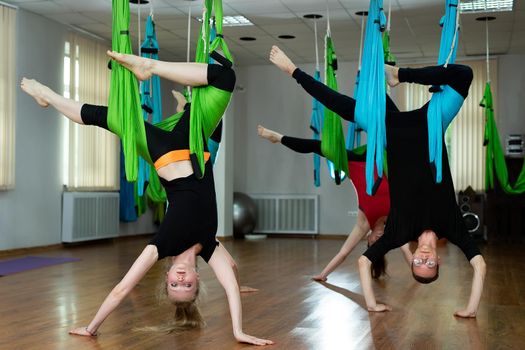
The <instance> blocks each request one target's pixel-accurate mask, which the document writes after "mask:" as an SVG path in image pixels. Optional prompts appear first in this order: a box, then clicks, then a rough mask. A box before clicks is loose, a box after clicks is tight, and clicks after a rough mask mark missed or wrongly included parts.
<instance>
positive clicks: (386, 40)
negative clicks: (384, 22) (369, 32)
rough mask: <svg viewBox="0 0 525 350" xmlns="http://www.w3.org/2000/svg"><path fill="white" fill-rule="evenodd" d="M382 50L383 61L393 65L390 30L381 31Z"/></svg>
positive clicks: (394, 61) (394, 62)
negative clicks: (383, 53)
mask: <svg viewBox="0 0 525 350" xmlns="http://www.w3.org/2000/svg"><path fill="white" fill-rule="evenodd" d="M383 51H384V52H385V63H388V64H390V65H395V64H396V57H395V56H394V55H393V54H392V52H391V51H390V31H388V30H385V32H384V33H383Z"/></svg>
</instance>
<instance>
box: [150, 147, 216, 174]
mask: <svg viewBox="0 0 525 350" xmlns="http://www.w3.org/2000/svg"><path fill="white" fill-rule="evenodd" d="M208 159H210V152H204V160H205V161H208ZM180 160H190V150H189V149H178V150H175V151H171V152H168V153H166V154H165V155H163V156H162V157H160V158H159V159H157V161H156V162H155V163H154V164H153V165H154V166H155V169H157V170H159V169H160V168H162V167H163V166H166V165H168V164H171V163H175V162H178V161H180Z"/></svg>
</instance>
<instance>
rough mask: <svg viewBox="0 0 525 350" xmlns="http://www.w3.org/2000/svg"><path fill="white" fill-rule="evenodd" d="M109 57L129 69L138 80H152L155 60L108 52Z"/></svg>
mask: <svg viewBox="0 0 525 350" xmlns="http://www.w3.org/2000/svg"><path fill="white" fill-rule="evenodd" d="M107 55H108V56H109V57H111V58H112V59H114V60H115V61H117V62H118V63H120V64H121V65H123V66H124V67H126V68H127V69H129V70H130V71H131V72H132V73H133V74H135V76H136V77H137V79H139V80H148V79H149V78H151V74H152V73H151V69H152V66H153V60H150V59H148V58H143V57H139V56H135V55H127V54H123V53H118V52H115V51H109V50H108V51H107Z"/></svg>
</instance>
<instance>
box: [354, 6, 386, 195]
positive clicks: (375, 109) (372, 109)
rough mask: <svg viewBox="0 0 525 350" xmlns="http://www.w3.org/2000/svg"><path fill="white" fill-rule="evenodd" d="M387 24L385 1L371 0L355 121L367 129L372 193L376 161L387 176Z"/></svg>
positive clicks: (369, 190) (368, 177)
mask: <svg viewBox="0 0 525 350" xmlns="http://www.w3.org/2000/svg"><path fill="white" fill-rule="evenodd" d="M385 25H386V17H385V14H384V13H383V1H382V0H371V1H370V7H369V10H368V21H367V25H366V34H365V40H364V49H363V57H365V59H364V60H363V62H362V66H361V72H360V74H359V87H358V89H357V98H356V107H355V120H356V123H357V124H358V126H359V127H361V128H362V129H363V130H365V131H366V132H367V144H368V146H367V153H366V192H367V193H368V194H369V195H372V194H373V193H374V192H375V191H374V187H377V185H378V184H379V179H378V181H374V163H375V164H376V166H377V173H378V175H379V177H381V176H382V175H383V155H384V153H383V150H384V149H385V148H386V130H385V129H386V127H385V113H386V107H385V105H386V97H385V94H386V87H385V67H384V64H385V60H384V51H383V43H382V37H381V33H382V32H383V31H384V29H385Z"/></svg>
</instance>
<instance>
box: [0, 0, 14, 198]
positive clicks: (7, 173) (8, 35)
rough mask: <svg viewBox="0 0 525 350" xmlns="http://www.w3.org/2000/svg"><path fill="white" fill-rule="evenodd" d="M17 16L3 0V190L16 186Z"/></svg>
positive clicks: (0, 95)
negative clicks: (4, 4)
mask: <svg viewBox="0 0 525 350" xmlns="http://www.w3.org/2000/svg"><path fill="white" fill-rule="evenodd" d="M15 19H16V10H15V9H11V8H8V7H6V6H2V5H1V4H0V47H1V48H2V54H1V55H0V190H7V189H12V188H14V187H15V92H16V89H15V86H16V82H15V71H16V69H15Z"/></svg>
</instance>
